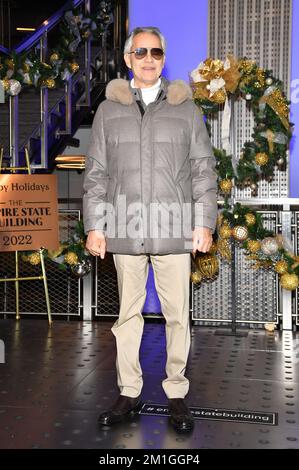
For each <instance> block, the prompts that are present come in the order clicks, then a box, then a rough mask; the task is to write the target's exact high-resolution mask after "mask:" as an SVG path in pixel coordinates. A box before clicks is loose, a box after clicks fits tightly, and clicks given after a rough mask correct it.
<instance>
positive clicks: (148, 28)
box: [124, 26, 166, 54]
mask: <svg viewBox="0 0 299 470" xmlns="http://www.w3.org/2000/svg"><path fill="white" fill-rule="evenodd" d="M139 33H150V34H155V35H156V36H158V38H159V39H160V41H161V46H162V49H163V51H164V52H165V51H166V40H165V37H164V36H163V34H162V33H161V31H160V29H159V28H156V27H155V26H144V27H142V26H141V27H138V28H134V29H133V31H131V33H130V34H129V36H128V38H127V40H126V42H125V47H124V54H126V53H127V52H131V48H132V44H133V39H134V37H135V36H136V35H137V34H139Z"/></svg>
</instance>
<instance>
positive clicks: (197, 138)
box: [83, 27, 217, 432]
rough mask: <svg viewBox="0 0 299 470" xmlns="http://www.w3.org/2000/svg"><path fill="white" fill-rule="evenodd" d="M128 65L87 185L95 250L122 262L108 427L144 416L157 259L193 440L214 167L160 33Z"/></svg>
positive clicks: (183, 415)
mask: <svg viewBox="0 0 299 470" xmlns="http://www.w3.org/2000/svg"><path fill="white" fill-rule="evenodd" d="M124 60H125V62H126V65H127V67H128V68H129V69H131V71H132V73H133V79H132V80H131V81H130V82H128V81H127V80H123V79H115V80H112V81H111V82H110V83H109V84H108V86H107V88H106V100H105V101H103V102H102V103H101V104H100V106H99V108H98V110H97V113H96V116H95V118H94V122H93V126H92V137H91V143H90V148H89V151H88V155H87V159H86V170H85V180H84V191H85V192H84V200H83V202H84V224H85V230H86V232H87V233H88V237H87V243H86V247H87V249H88V250H89V252H90V253H91V254H92V255H94V256H100V257H101V258H104V255H105V252H106V251H110V252H112V253H113V254H114V255H113V256H114V263H115V267H116V270H117V280H118V289H119V298H120V312H119V318H118V320H117V321H116V323H115V324H114V326H113V328H112V332H113V334H114V335H115V338H116V346H117V361H116V369H117V380H118V386H119V388H120V396H119V397H118V399H117V401H116V403H115V404H114V405H113V406H112V408H111V409H109V410H108V411H107V412H105V413H102V414H101V415H100V417H99V422H100V423H101V424H106V425H111V424H114V423H117V422H120V421H122V420H123V419H125V418H126V417H128V416H129V415H131V414H134V413H136V412H137V411H138V410H139V409H140V404H141V401H140V396H141V390H142V385H143V382H142V370H141V367H140V363H139V348H140V342H141V338H142V333H143V324H144V320H143V317H142V308H143V305H144V302H145V298H146V289H145V286H146V281H147V275H148V261H149V259H150V261H151V263H152V266H153V271H154V276H155V284H156V289H157V293H158V296H159V299H160V302H161V306H162V312H163V315H164V317H165V320H166V342H167V363H166V375H167V377H166V379H165V380H164V381H163V383H162V386H163V389H164V391H165V394H166V396H167V397H168V403H169V412H170V422H171V424H172V425H173V427H174V429H175V430H177V431H179V432H188V431H191V430H192V429H193V426H194V423H193V418H192V416H191V413H190V411H189V409H188V407H187V406H186V404H185V402H184V398H185V396H186V394H187V393H188V389H189V381H188V379H187V378H186V377H185V369H186V364H187V359H188V354H189V348H190V326H189V278H190V252H191V251H193V253H195V252H196V250H198V251H202V252H206V251H208V250H209V248H210V247H211V244H212V233H213V231H214V228H215V225H216V215H217V199H216V187H217V185H216V180H217V177H216V174H215V171H214V168H215V159H214V155H213V151H212V147H211V144H210V140H209V137H208V134H207V130H206V127H205V124H204V122H203V119H202V116H201V113H200V111H199V109H198V107H197V106H196V105H195V104H194V102H193V100H192V91H191V89H190V87H189V86H188V85H187V84H186V83H185V82H183V81H182V80H175V81H173V82H168V81H167V80H166V79H164V78H163V77H161V72H162V69H163V66H164V63H165V39H164V37H163V36H162V34H161V32H160V31H159V29H158V28H153V27H144V28H135V29H134V30H133V31H132V33H131V34H130V36H129V37H128V39H127V41H126V43H125V48H124ZM123 202H125V205H124V204H123ZM124 207H125V209H124ZM137 207H138V209H137ZM189 209H190V211H189ZM186 214H187V215H188V214H189V215H190V214H191V215H190V218H188V217H187V215H186ZM187 219H188V220H189V219H190V222H189V225H190V232H188V233H189V237H188V233H186V226H187V225H188V224H187V222H186V220H187ZM188 238H189V243H188ZM170 273H171V277H170Z"/></svg>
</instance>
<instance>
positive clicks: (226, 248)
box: [217, 238, 232, 261]
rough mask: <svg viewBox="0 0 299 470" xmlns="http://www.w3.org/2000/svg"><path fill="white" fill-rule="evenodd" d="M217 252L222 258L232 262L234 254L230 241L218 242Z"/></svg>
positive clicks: (221, 240) (219, 240)
mask: <svg viewBox="0 0 299 470" xmlns="http://www.w3.org/2000/svg"><path fill="white" fill-rule="evenodd" d="M217 251H218V253H219V255H220V256H221V258H223V259H226V260H227V261H231V259H232V253H231V248H230V243H229V241H228V240H223V239H222V238H219V239H218V240H217Z"/></svg>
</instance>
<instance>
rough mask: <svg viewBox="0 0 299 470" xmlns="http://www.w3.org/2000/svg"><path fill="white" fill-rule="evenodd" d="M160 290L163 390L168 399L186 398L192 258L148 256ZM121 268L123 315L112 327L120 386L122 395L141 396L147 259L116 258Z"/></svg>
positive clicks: (120, 293) (145, 257) (120, 256)
mask: <svg viewBox="0 0 299 470" xmlns="http://www.w3.org/2000/svg"><path fill="white" fill-rule="evenodd" d="M149 256H150V258H151V262H152V266H153V271H154V276H155V285H156V290H157V293H158V296H159V300H160V302H161V308H162V313H163V315H164V317H165V320H166V347H167V362H166V375H167V378H166V379H165V380H163V382H162V386H163V389H164V391H165V394H166V396H167V397H168V398H184V397H185V395H186V394H187V393H188V389H189V381H188V380H187V378H186V377H185V375H184V374H185V369H186V363H187V359H188V354H189V349H190V325H189V278H190V255H189V254H179V255H149ZM113 258H114V263H115V267H116V270H117V280H118V290H119V300H120V312H119V318H118V320H117V321H116V322H115V324H114V325H113V327H112V332H113V334H114V336H115V338H116V347H117V358H116V370H117V382H118V386H119V388H120V393H121V395H126V396H129V397H138V396H139V395H140V393H141V390H142V385H143V381H142V370H141V366H140V362H139V348H140V343H141V338H142V333H143V325H144V319H143V316H142V313H141V312H142V309H143V305H144V302H145V298H146V281H147V276H148V270H149V264H148V255H118V254H116V255H113Z"/></svg>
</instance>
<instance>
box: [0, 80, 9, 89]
mask: <svg viewBox="0 0 299 470" xmlns="http://www.w3.org/2000/svg"><path fill="white" fill-rule="evenodd" d="M1 83H2V86H3V88H4V91H8V90H9V87H10V85H9V80H8V79H7V78H4V80H1Z"/></svg>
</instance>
